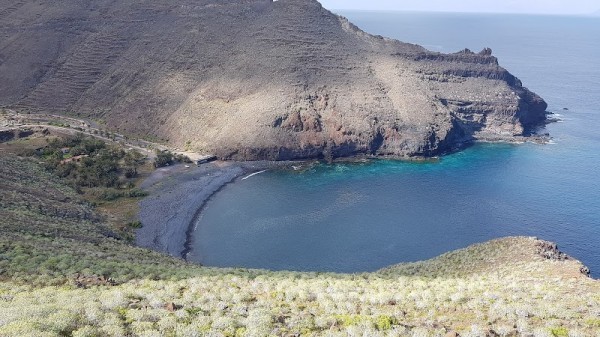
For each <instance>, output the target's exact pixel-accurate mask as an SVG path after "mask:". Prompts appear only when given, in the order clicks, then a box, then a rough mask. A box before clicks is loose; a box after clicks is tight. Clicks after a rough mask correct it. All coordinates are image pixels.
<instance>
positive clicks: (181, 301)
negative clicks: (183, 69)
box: [0, 157, 600, 337]
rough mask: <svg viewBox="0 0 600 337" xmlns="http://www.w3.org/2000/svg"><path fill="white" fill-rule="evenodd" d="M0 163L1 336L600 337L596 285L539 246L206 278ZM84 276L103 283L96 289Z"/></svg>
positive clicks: (50, 184) (500, 244)
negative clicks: (372, 267)
mask: <svg viewBox="0 0 600 337" xmlns="http://www.w3.org/2000/svg"><path fill="white" fill-rule="evenodd" d="M0 163H1V164H2V165H0V175H1V176H0V178H2V180H1V181H2V188H1V189H0V195H1V196H2V199H0V202H1V203H2V205H1V206H2V207H1V209H0V212H1V213H0V220H1V222H0V225H1V227H2V228H1V229H2V233H3V235H2V236H1V239H0V240H1V241H0V257H1V259H0V276H1V277H2V278H3V281H2V282H0V336H36V337H37V336H311V335H314V336H317V335H318V336H446V335H447V334H448V333H450V334H452V333H454V332H456V333H458V334H460V336H535V337H539V336H550V337H551V336H598V333H599V332H600V284H599V282H598V281H595V280H592V279H589V278H587V277H585V276H584V275H582V274H581V272H580V269H581V267H582V266H581V264H580V263H579V262H578V261H575V260H571V259H567V260H564V259H562V258H563V257H561V256H560V255H558V258H557V259H548V258H547V257H552V256H550V255H548V254H545V256H546V257H544V256H542V255H544V254H542V253H544V251H543V250H544V249H546V248H547V245H545V244H544V243H543V242H541V241H539V240H536V239H533V238H505V239H500V240H495V241H492V242H488V243H485V244H479V245H474V246H471V247H469V248H466V249H463V250H460V251H456V252H451V253H448V254H445V255H442V256H440V257H438V258H436V259H433V260H430V261H425V262H419V263H413V264H404V265H398V266H394V267H390V268H388V269H385V270H382V271H380V272H377V273H369V274H356V275H344V274H319V273H290V272H267V271H255V270H231V269H213V268H201V267H195V266H190V265H187V264H185V263H182V262H180V261H178V260H175V259H171V258H168V257H165V256H162V255H159V254H156V253H153V252H149V251H145V250H142V249H138V248H135V247H132V246H129V245H127V244H126V243H125V242H123V241H122V240H119V238H118V237H117V238H115V237H113V235H111V234H110V231H108V229H107V228H106V227H105V226H103V225H102V221H101V219H98V218H97V216H96V215H95V214H94V213H93V211H92V210H91V209H90V208H89V207H88V206H86V205H85V204H84V203H81V202H80V201H78V199H77V195H76V194H74V193H72V191H70V189H68V188H66V187H64V186H61V185H60V183H59V182H58V181H55V180H53V179H52V178H51V177H50V176H48V175H45V173H44V172H43V171H42V170H39V168H38V167H37V166H36V165H35V163H31V162H29V161H26V160H21V159H17V158H14V157H5V158H0ZM12 176H16V177H15V178H10V177H12ZM34 186H41V188H34ZM61 200H62V201H61ZM49 210H50V211H49ZM75 274H79V275H78V276H75ZM81 275H87V276H90V277H92V276H94V275H95V276H100V275H106V276H107V277H108V278H100V282H99V284H100V285H96V284H91V283H85V282H83V283H82V282H80V280H81V279H82V278H81V277H82V276H81ZM84 279H85V278H84ZM152 279H154V280H152ZM109 280H110V282H109Z"/></svg>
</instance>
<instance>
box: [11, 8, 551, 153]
mask: <svg viewBox="0 0 600 337" xmlns="http://www.w3.org/2000/svg"><path fill="white" fill-rule="evenodd" d="M0 36H3V38H2V39H0V105H3V106H10V107H13V108H16V109H23V110H31V111H38V110H41V111H52V112H57V113H61V112H70V113H76V114H79V115H80V116H83V117H90V118H96V119H101V120H104V121H105V122H106V123H107V125H108V126H109V127H112V128H115V129H118V130H119V131H121V132H125V133H128V134H130V135H143V136H148V135H150V136H153V137H159V138H162V139H168V140H169V142H170V143H171V144H173V145H176V146H184V145H187V146H190V147H192V148H195V149H196V150H198V151H203V152H207V153H214V154H217V155H218V156H219V157H221V158H227V159H292V158H307V157H319V156H334V157H336V156H347V155H353V154H359V153H365V154H374V155H397V156H412V155H435V154H438V153H440V152H444V151H447V150H449V149H451V148H453V147H455V146H456V145H457V144H459V143H461V142H465V141H469V140H472V139H476V138H479V139H507V140H510V139H513V137H515V136H520V135H523V134H526V133H527V131H528V130H529V129H532V128H534V127H535V126H537V125H539V124H540V123H543V122H544V120H545V118H546V116H545V109H546V103H545V102H544V101H543V100H542V99H541V98H540V97H539V96H537V95H536V94H534V93H532V92H530V91H529V90H527V89H526V88H524V87H523V86H522V84H521V82H520V81H519V80H518V79H517V78H515V77H514V76H513V75H511V74H510V73H509V72H508V71H507V70H505V69H503V68H502V67H500V66H499V65H498V61H497V59H496V58H495V57H494V56H492V55H491V51H490V50H484V51H482V52H481V53H477V54H476V53H472V52H470V51H468V50H465V51H462V52H459V53H456V54H439V53H433V52H430V51H427V50H425V49H424V48H422V47H420V46H417V45H413V44H407V43H402V42H399V41H395V40H390V39H385V38H382V37H378V36H372V35H369V34H366V33H364V32H362V31H361V30H359V29H358V28H357V27H355V26H354V25H352V24H351V23H349V22H348V21H347V20H345V19H344V18H340V17H338V16H336V15H334V14H332V13H330V12H329V11H327V10H325V9H323V8H322V7H321V5H320V4H319V3H318V2H317V1H314V0H280V1H276V2H272V1H270V0H235V1H228V2H223V1H217V0H169V1H167V0H157V1H151V2H148V1H141V0H137V1H126V2H123V1H111V0H98V1H93V2H83V1H76V0H62V1H60V2H58V3H56V2H44V1H41V0H34V1H29V2H24V1H18V0H13V1H1V3H0Z"/></svg>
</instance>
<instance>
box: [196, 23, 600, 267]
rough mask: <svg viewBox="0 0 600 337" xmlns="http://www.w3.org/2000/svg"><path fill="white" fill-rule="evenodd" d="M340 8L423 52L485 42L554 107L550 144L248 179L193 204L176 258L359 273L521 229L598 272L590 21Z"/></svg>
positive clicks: (599, 154)
mask: <svg viewBox="0 0 600 337" xmlns="http://www.w3.org/2000/svg"><path fill="white" fill-rule="evenodd" d="M343 14H344V15H345V16H347V17H349V18H350V20H351V21H353V22H355V23H356V24H357V25H358V26H359V27H361V28H363V29H365V30H367V31H368V32H371V33H375V34H381V35H385V36H390V37H395V38H399V39H401V40H404V41H410V42H415V43H419V44H422V45H425V46H427V47H428V48H429V49H434V50H439V51H443V52H452V51H457V50H460V49H463V48H465V47H469V48H471V49H472V50H475V51H478V50H480V49H482V48H483V47H491V48H492V49H493V50H494V54H495V55H496V56H498V57H499V58H500V61H501V64H502V65H503V66H505V67H506V68H508V69H509V70H510V71H511V72H512V73H513V74H515V75H517V76H518V77H519V78H521V79H522V80H523V82H524V84H525V85H526V86H528V87H529V88H530V89H532V90H533V91H535V92H537V93H539V94H540V95H541V96H542V97H544V98H545V99H546V100H547V102H548V103H549V110H550V111H555V112H558V113H560V117H561V118H562V122H560V123H555V124H551V125H549V126H548V128H547V131H548V132H550V133H551V135H552V136H553V137H554V138H555V141H554V144H551V145H535V144H522V145H509V144H479V145H476V146H474V147H472V148H469V149H467V150H465V151H462V152H459V153H455V154H452V155H449V156H445V157H443V158H441V159H440V160H439V161H438V162H427V163H407V162H398V161H372V162H368V163H355V164H336V165H317V166H314V167H312V168H311V169H309V170H306V171H302V172H293V171H271V172H265V173H262V174H258V175H254V176H252V177H249V178H248V179H245V180H239V181H237V182H236V183H234V184H230V185H228V186H227V187H225V188H224V189H223V190H222V191H221V192H219V193H218V194H216V195H215V196H214V197H213V198H212V199H211V200H210V201H209V202H208V203H207V205H206V207H205V209H204V211H203V213H202V215H201V217H200V218H199V221H198V223H197V225H196V226H197V228H196V231H195V232H194V233H193V247H192V252H191V256H190V259H191V260H194V261H197V262H200V263H202V264H204V265H209V266H229V267H231V266H242V267H252V268H269V269H275V270H281V269H291V270H317V271H340V272H358V271H373V270H377V269H379V268H381V267H385V266H388V265H391V264H395V263H399V262H404V261H416V260H422V259H426V258H431V257H434V256H436V255H439V254H441V253H444V252H446V251H449V250H453V249H457V248H461V247H465V246H467V245H469V244H472V243H475V242H481V241H485V240H488V239H492V238H497V237H502V236H507V235H531V236H537V237H540V238H543V239H546V240H551V241H556V242H558V243H559V246H560V247H561V248H562V249H563V250H565V251H566V252H567V253H568V254H570V255H572V256H574V257H576V258H578V259H580V260H582V261H583V262H584V263H585V264H586V265H588V266H590V267H591V269H592V272H593V274H594V276H596V277H597V276H600V192H599V191H600V174H599V173H600V133H598V128H599V127H600V110H599V108H598V104H599V103H600V67H598V65H599V64H600V42H599V39H597V36H600V20H599V19H592V18H576V17H544V16H524V15H482V14H425V13H383V12H347V13H343ZM473 27H477V29H473ZM594 65H595V67H594ZM563 107H569V110H568V111H563V110H562V108H563Z"/></svg>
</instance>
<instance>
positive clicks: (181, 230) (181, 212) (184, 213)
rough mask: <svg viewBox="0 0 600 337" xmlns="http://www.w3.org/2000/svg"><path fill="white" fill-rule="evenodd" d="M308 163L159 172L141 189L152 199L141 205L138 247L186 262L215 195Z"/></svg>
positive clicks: (210, 165)
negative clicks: (248, 178) (254, 176)
mask: <svg viewBox="0 0 600 337" xmlns="http://www.w3.org/2000/svg"><path fill="white" fill-rule="evenodd" d="M306 162H307V161H302V162H290V161H287V162H273V161H256V162H224V161H217V162H212V163H207V164H202V165H201V166H196V165H187V166H188V167H186V165H184V164H178V165H174V166H170V167H164V168H160V169H157V170H156V171H154V172H153V173H152V174H151V175H150V177H148V178H146V180H144V182H143V183H142V185H141V186H140V188H141V189H143V190H144V191H146V192H148V193H149V196H148V197H146V198H144V199H142V200H141V201H140V203H139V205H140V211H139V218H140V221H141V222H142V224H143V226H142V228H140V229H138V230H136V235H135V244H136V246H139V247H143V248H148V249H151V250H154V251H158V252H162V253H166V254H168V255H171V256H174V257H178V258H183V259H184V260H186V258H187V255H188V253H189V252H190V250H191V243H192V242H191V234H192V232H193V230H194V226H195V224H196V221H197V219H198V217H199V216H200V214H201V213H202V211H203V209H204V208H205V206H206V203H207V202H208V201H209V200H210V198H211V197H212V196H213V195H215V194H216V193H218V192H219V191H220V190H222V189H223V188H225V187H226V186H227V185H228V184H230V183H232V182H234V181H236V180H237V179H239V178H240V177H242V176H244V175H246V174H251V173H253V172H258V171H262V170H271V169H286V168H289V167H291V166H292V165H297V164H304V163H306Z"/></svg>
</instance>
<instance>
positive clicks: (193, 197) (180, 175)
mask: <svg viewBox="0 0 600 337" xmlns="http://www.w3.org/2000/svg"><path fill="white" fill-rule="evenodd" d="M513 138H514V137H513ZM524 138H526V139H525V141H529V142H533V143H536V144H544V143H545V142H540V141H539V140H540V139H535V140H534V139H532V137H524ZM540 138H543V137H540ZM522 141H523V139H513V140H512V141H507V140H500V139H499V140H497V141H491V140H489V139H488V140H474V141H472V142H471V143H470V144H474V143H512V144H519V143H521V142H522ZM463 145H466V144H463ZM466 147H468V145H466ZM461 149H462V147H461V148H457V149H455V151H461ZM455 151H453V152H455ZM442 156H444V154H442V155H440V156H432V157H427V156H422V157H421V156H418V157H398V156H369V155H360V154H358V155H354V156H350V157H340V158H335V159H334V160H332V161H331V163H332V164H334V163H343V162H350V163H351V162H363V161H370V160H401V161H409V162H411V161H412V162H423V161H438V160H439V159H440V157H442ZM316 161H318V160H317V159H312V160H310V159H306V160H298V161H216V162H211V163H206V164H202V165H200V166H196V165H184V164H178V165H174V166H169V167H163V168H159V169H157V170H156V171H154V172H153V173H152V174H151V175H150V177H148V178H146V180H144V181H143V183H142V184H141V186H140V188H141V189H142V190H144V191H146V192H148V193H149V196H148V197H146V198H144V199H142V200H141V201H140V203H139V206H140V211H139V213H138V215H139V220H140V221H141V222H142V224H143V227H142V228H140V229H138V230H136V235H135V244H136V246H139V247H143V248H148V249H151V250H154V251H158V252H162V253H166V254H168V255H171V256H174V257H177V258H182V259H184V260H186V261H187V260H188V255H189V254H190V252H191V251H192V233H193V231H194V229H195V228H194V227H195V225H196V222H197V220H198V218H199V217H200V215H201V214H202V212H203V210H204V209H205V207H206V204H207V202H208V201H209V200H210V199H211V198H212V197H213V196H214V195H215V194H216V193H218V192H219V191H221V190H222V189H223V188H225V187H226V186H227V185H229V184H231V183H234V182H235V181H237V180H238V179H240V177H242V176H245V175H249V174H254V173H256V172H261V171H268V170H272V169H296V168H294V167H293V166H295V165H300V166H306V165H307V164H310V163H314V162H316ZM186 166H187V167H186Z"/></svg>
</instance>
